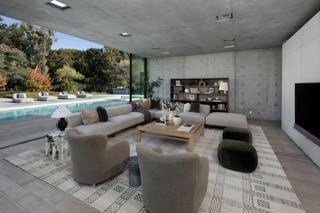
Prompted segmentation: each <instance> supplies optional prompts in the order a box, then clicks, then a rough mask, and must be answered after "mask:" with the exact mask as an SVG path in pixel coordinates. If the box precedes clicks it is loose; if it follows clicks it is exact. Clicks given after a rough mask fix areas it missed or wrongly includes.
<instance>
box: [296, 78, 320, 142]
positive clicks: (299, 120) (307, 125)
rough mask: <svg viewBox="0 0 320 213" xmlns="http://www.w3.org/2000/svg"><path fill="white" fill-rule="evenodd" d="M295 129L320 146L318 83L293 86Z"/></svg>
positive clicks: (319, 86) (319, 87)
mask: <svg viewBox="0 0 320 213" xmlns="http://www.w3.org/2000/svg"><path fill="white" fill-rule="evenodd" d="M295 129H297V130H298V131H299V132H300V133H302V134H303V135H304V136H306V137H307V138H309V139H310V140H312V141H313V142H315V143H316V144H318V145H320V83H296V84H295Z"/></svg>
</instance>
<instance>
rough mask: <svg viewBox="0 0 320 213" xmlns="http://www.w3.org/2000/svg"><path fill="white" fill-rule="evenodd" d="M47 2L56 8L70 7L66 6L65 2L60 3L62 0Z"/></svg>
mask: <svg viewBox="0 0 320 213" xmlns="http://www.w3.org/2000/svg"><path fill="white" fill-rule="evenodd" d="M47 4H48V5H51V6H54V7H56V8H59V9H61V10H65V9H68V8H71V7H70V6H68V5H66V4H65V3H62V2H60V1H58V0H51V1H49V2H48V3H47Z"/></svg>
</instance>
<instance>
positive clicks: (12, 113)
mask: <svg viewBox="0 0 320 213" xmlns="http://www.w3.org/2000/svg"><path fill="white" fill-rule="evenodd" d="M127 102H128V100H126V99H116V100H114V99H113V100H112V99H111V100H107V99H102V100H101V99H97V100H86V101H74V102H68V103H63V102H59V103H49V104H44V105H33V106H32V105H31V106H25V107H15V108H12V109H10V108H8V109H6V110H4V111H0V121H10V120H16V119H26V118H30V117H33V116H50V115H51V114H52V113H53V112H54V111H55V110H56V109H57V108H58V107H59V106H61V105H64V106H66V107H67V108H68V109H69V110H70V111H71V112H79V111H81V110H83V109H93V108H96V107H98V106H103V107H108V106H115V105H120V104H125V103H127Z"/></svg>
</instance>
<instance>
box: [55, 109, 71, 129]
mask: <svg viewBox="0 0 320 213" xmlns="http://www.w3.org/2000/svg"><path fill="white" fill-rule="evenodd" d="M70 115H71V112H70V111H69V110H68V108H67V107H65V106H59V107H58V109H56V111H55V112H54V113H53V114H52V115H51V118H59V120H58V122H57V125H56V126H57V128H58V129H59V130H60V131H64V130H65V129H66V128H67V126H68V121H67V120H66V118H67V117H69V116H70Z"/></svg>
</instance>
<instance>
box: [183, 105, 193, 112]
mask: <svg viewBox="0 0 320 213" xmlns="http://www.w3.org/2000/svg"><path fill="white" fill-rule="evenodd" d="M190 109H191V104H190V103H186V104H184V105H183V111H184V112H189V111H190Z"/></svg>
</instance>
